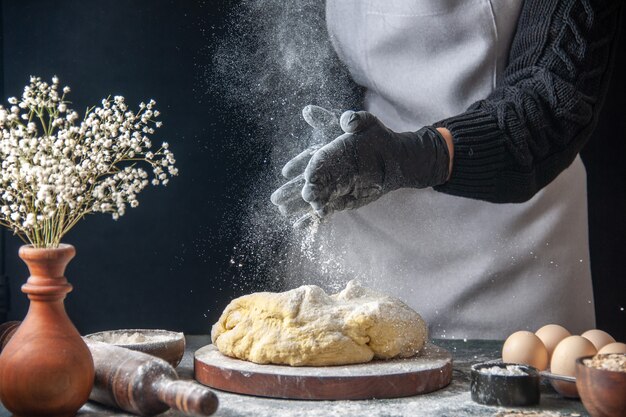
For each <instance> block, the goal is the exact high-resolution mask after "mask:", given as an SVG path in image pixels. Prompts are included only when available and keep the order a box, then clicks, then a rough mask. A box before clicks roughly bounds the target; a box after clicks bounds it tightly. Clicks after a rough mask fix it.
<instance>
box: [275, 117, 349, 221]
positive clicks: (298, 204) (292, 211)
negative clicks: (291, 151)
mask: <svg viewBox="0 0 626 417" xmlns="http://www.w3.org/2000/svg"><path fill="white" fill-rule="evenodd" d="M339 115H340V113H339V112H333V111H329V110H326V109H324V108H322V107H319V106H313V105H308V106H306V107H305V108H304V109H302V117H303V118H304V120H305V121H306V122H307V123H308V124H309V126H311V127H312V128H313V131H312V136H313V137H312V141H311V142H312V144H311V146H309V147H308V148H307V149H305V150H304V151H302V152H301V153H300V154H298V155H297V156H296V157H295V158H293V159H291V160H290V161H289V162H287V163H286V164H285V166H284V167H283V169H282V174H283V176H284V177H285V178H287V179H288V180H289V181H288V182H287V183H286V184H284V185H283V186H282V187H280V188H279V189H278V190H276V191H274V193H273V194H272V196H271V198H270V199H271V201H272V203H274V204H275V205H277V206H278V208H279V210H280V212H281V213H282V214H283V215H285V216H289V215H297V216H298V217H300V218H301V220H302V221H305V220H308V219H310V218H311V217H312V214H313V210H312V209H311V206H310V205H309V203H307V202H306V201H304V200H303V199H302V187H303V186H304V169H305V168H306V166H307V165H308V163H309V160H310V159H311V157H312V156H313V154H315V152H317V151H318V150H319V149H320V148H322V147H323V146H324V145H326V144H327V143H329V142H330V141H332V140H333V139H335V138H336V137H337V136H339V135H341V134H342V133H343V131H342V130H341V128H340V127H339ZM303 217H304V218H303Z"/></svg>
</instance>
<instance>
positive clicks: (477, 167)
mask: <svg viewBox="0 0 626 417" xmlns="http://www.w3.org/2000/svg"><path fill="white" fill-rule="evenodd" d="M622 8H623V2H622V1H621V0H604V1H603V0H525V2H524V5H523V9H522V12H521V15H520V18H519V21H518V25H517V30H516V33H515V36H514V38H513V43H512V45H511V51H510V55H509V61H508V65H507V67H506V69H505V72H504V76H503V79H502V82H501V83H500V84H499V85H498V86H497V87H496V89H495V90H494V91H493V92H492V94H490V95H489V97H487V98H486V99H484V100H481V101H478V102H476V103H474V104H472V105H471V106H470V107H469V108H468V109H467V111H465V112H464V113H462V114H459V115H457V116H454V117H450V118H448V119H445V120H442V121H440V122H438V123H435V126H437V127H445V128H447V129H448V130H449V131H450V132H451V133H452V137H453V138H454V165H453V168H452V169H453V171H452V175H451V177H450V179H449V180H448V182H446V183H445V184H442V185H440V186H438V187H435V189H437V190H438V191H441V192H444V193H448V194H453V195H458V196H464V197H469V198H476V199H481V200H486V201H491V202H496V203H508V202H522V201H526V200H528V199H530V198H531V197H532V196H533V195H534V194H535V193H536V192H537V191H539V190H540V189H541V188H542V187H544V186H545V185H547V184H548V183H549V182H550V181H552V180H553V179H554V178H556V176H557V175H558V174H559V173H560V172H561V171H563V170H564V169H565V168H567V167H568V166H569V165H570V164H571V163H572V162H573V160H574V158H575V157H576V155H577V154H578V152H579V151H580V149H581V148H582V147H583V145H584V144H585V142H586V141H587V139H588V138H589V136H590V134H591V132H592V130H593V128H594V126H595V124H596V122H597V116H598V113H599V110H600V107H601V104H602V102H603V99H604V96H605V95H606V94H605V93H606V89H607V85H608V79H609V75H610V68H611V63H612V61H613V56H614V54H615V51H616V46H615V44H616V43H617V42H616V40H617V31H618V28H619V22H620V15H621V12H622V10H621V9H622Z"/></svg>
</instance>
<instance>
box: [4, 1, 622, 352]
mask: <svg viewBox="0 0 626 417" xmlns="http://www.w3.org/2000/svg"><path fill="white" fill-rule="evenodd" d="M236 3H237V2H236V1H211V2H201V1H192V0H185V1H182V0H181V1H172V0H169V1H168V0H117V1H114V0H108V1H102V0H100V1H96V0H93V1H85V0H63V1H49V0H20V1H17V0H13V1H11V0H5V1H2V20H1V22H2V28H1V31H0V33H1V35H2V48H3V51H2V59H3V62H2V65H1V68H2V71H3V77H4V78H3V81H4V82H3V84H2V85H0V89H2V88H3V91H0V92H1V93H2V95H1V97H2V101H4V99H5V98H6V97H8V96H19V95H20V94H21V90H22V88H23V86H24V85H25V84H26V83H27V82H28V77H29V75H31V74H33V75H40V76H42V77H44V78H47V79H49V78H50V77H52V75H54V74H56V75H58V76H59V77H60V78H61V84H62V85H65V84H68V85H70V86H71V87H72V94H71V97H70V99H71V100H72V101H73V102H74V105H73V107H74V108H75V109H77V110H80V109H84V108H85V107H86V106H87V105H92V104H95V103H98V102H99V100H100V99H102V98H103V97H106V96H107V95H109V94H111V95H116V94H121V95H124V96H125V97H126V98H127V101H128V103H129V104H131V105H133V106H136V105H137V104H138V103H139V102H140V101H142V100H148V99H150V98H154V99H155V100H156V101H157V103H158V106H157V107H158V108H159V110H161V112H162V116H161V119H162V120H163V122H164V126H163V128H161V129H159V130H158V131H157V135H156V136H155V142H160V141H168V142H169V143H170V145H171V147H172V150H173V152H174V153H175V155H176V158H177V166H178V168H179V169H180V176H179V177H177V178H174V179H173V180H172V181H171V182H170V184H169V185H168V186H167V188H163V187H151V188H149V189H147V190H146V191H145V192H144V193H143V194H142V195H141V196H140V202H141V204H140V206H139V207H138V208H136V209H132V210H129V211H128V212H127V214H126V215H125V216H123V217H122V218H121V219H120V220H118V221H116V222H115V221H112V220H111V218H110V217H109V216H107V215H94V216H90V217H88V218H87V219H86V220H85V221H83V222H81V223H80V224H79V225H78V227H76V228H75V229H74V230H73V231H72V232H71V233H70V234H69V235H68V236H67V237H66V238H65V239H64V241H65V242H68V243H72V244H73V245H74V246H75V247H76V248H77V256H76V258H75V259H74V260H73V261H72V262H71V264H70V266H69V268H68V270H67V276H68V278H69V280H70V282H71V283H72V284H73V285H74V287H75V293H71V294H70V295H69V297H68V298H67V300H66V306H67V310H68V313H69V315H70V317H71V318H72V320H73V321H74V323H75V324H76V326H77V327H78V329H79V330H80V331H81V332H82V333H89V332H93V331H99V330H106V329H113V328H144V327H154V328H166V329H172V330H179V331H185V332H188V333H206V332H208V331H209V330H210V326H211V325H212V323H213V322H215V321H216V319H217V317H218V316H219V313H220V312H221V311H222V309H223V308H224V306H225V305H226V304H227V302H228V301H229V300H230V299H231V298H232V297H233V296H236V295H240V294H243V293H247V292H250V291H251V290H253V289H256V287H257V286H259V287H260V286H262V285H260V284H258V285H257V283H256V278H259V280H258V281H259V282H262V279H261V277H246V281H245V282H246V283H245V284H242V282H241V274H240V272H238V271H237V270H235V269H234V268H233V265H232V264H231V262H230V260H231V257H232V256H233V246H235V245H236V244H237V243H238V241H239V239H240V231H238V230H237V224H236V222H233V221H232V220H233V218H236V215H233V213H238V212H241V210H242V209H243V208H244V206H245V201H246V187H245V182H246V179H247V178H251V177H254V175H255V172H259V171H260V170H261V169H262V167H263V160H264V158H265V157H266V156H267V155H266V154H267V152H268V150H267V149H262V148H261V149H259V148H254V147H247V148H245V147H244V148H242V147H238V145H237V144H238V142H239V141H241V140H244V139H242V138H245V137H247V136H249V135H250V134H253V129H254V126H252V125H251V123H250V121H248V120H246V119H243V118H241V117H238V115H237V114H233V113H231V112H229V109H228V108H227V107H226V106H224V102H223V98H221V97H220V96H219V95H215V94H212V93H211V91H210V85H211V83H212V80H211V79H210V77H211V65H212V53H213V52H214V51H215V48H216V45H217V44H218V42H219V39H220V37H221V36H223V34H224V33H225V29H226V27H227V22H226V16H227V15H228V13H229V12H230V11H231V10H232V9H233V7H234V6H235V5H236ZM623 32H624V31H623ZM624 38H625V36H624V33H622V36H621V45H622V46H621V47H620V48H619V51H620V52H619V56H618V60H617V61H618V62H617V64H616V67H615V70H614V76H613V80H612V85H611V88H610V89H609V96H608V97H607V101H606V105H605V107H604V110H603V112H602V114H601V116H600V122H599V126H598V129H597V130H596V132H595V134H594V136H593V138H592V139H591V140H590V142H589V144H588V145H587V147H586V148H585V149H584V151H583V154H582V156H583V160H584V161H585V164H586V166H587V171H588V189H589V190H588V192H589V223H590V224H589V228H590V239H591V262H592V270H593V277H594V290H595V298H596V300H595V301H596V309H597V321H598V327H599V328H601V329H604V330H607V331H609V332H610V333H612V334H613V335H614V336H615V337H616V338H617V339H618V340H622V341H624V340H626V312H625V311H624V308H625V307H626V284H625V281H626V280H625V278H624V277H625V274H624V271H625V267H626V221H625V220H624V216H626V159H625V158H626V133H625V132H626V123H625V119H626V98H625V95H624V93H625V92H626V88H625V82H626V76H625V71H626V56H625V55H626V54H625V51H626V42H625V41H624ZM251 132H252V133H251ZM20 244H21V242H20V241H19V239H17V238H16V237H13V236H10V234H9V233H7V237H6V248H4V257H3V260H2V261H3V263H4V265H5V267H4V272H5V276H6V277H7V283H8V285H9V288H8V289H9V291H8V294H7V295H9V296H10V304H9V306H8V307H9V308H8V318H9V319H22V318H23V316H24V315H25V312H26V308H27V300H26V297H25V296H24V295H23V294H22V293H21V292H20V291H19V287H20V285H21V284H22V283H23V282H24V281H25V279H26V277H27V276H28V274H27V270H26V268H25V266H24V264H23V263H22V262H21V260H20V259H19V258H18V257H17V249H18V247H19V246H20ZM3 289H4V290H6V287H5V288H3ZM3 302H4V299H2V297H0V319H2V315H3V314H2V313H3V312H2V308H3V306H4V307H6V305H5V304H3Z"/></svg>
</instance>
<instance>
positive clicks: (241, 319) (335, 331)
mask: <svg viewBox="0 0 626 417" xmlns="http://www.w3.org/2000/svg"><path fill="white" fill-rule="evenodd" d="M211 339H212V341H213V344H214V345H215V346H217V348H218V349H219V351H220V352H221V353H223V354H224V355H227V356H231V357H234V358H239V359H244V360H248V361H251V362H255V363H260V364H267V363H273V364H284V365H291V366H326V365H346V364H354V363H363V362H369V361H371V360H372V359H373V358H379V359H392V358H398V357H400V358H404V357H410V356H414V355H416V354H417V353H418V352H419V351H420V349H421V348H422V347H423V346H424V344H425V343H426V340H427V339H428V329H427V327H426V323H425V322H424V320H422V318H421V317H420V315H419V314H417V313H416V312H415V311H414V310H412V309H411V308H410V307H408V306H407V305H406V304H404V303H403V302H402V301H400V300H398V299H397V298H393V297H390V296H387V295H384V294H380V293H378V292H375V291H373V290H370V289H368V288H364V287H361V286H360V284H359V283H357V282H355V281H350V282H349V283H348V285H347V286H346V288H345V289H344V290H343V291H341V292H339V293H338V294H334V295H328V294H326V293H325V292H324V290H322V289H321V288H319V287H317V286H315V285H304V286H302V287H299V288H295V289H293V290H290V291H286V292H282V293H270V292H260V293H254V294H249V295H245V296H243V297H239V298H237V299H235V300H233V301H231V303H230V304H229V305H228V306H227V307H226V309H225V310H224V312H223V313H222V316H221V317H220V319H219V321H218V322H217V323H216V324H215V325H214V326H213V329H212V331H211Z"/></svg>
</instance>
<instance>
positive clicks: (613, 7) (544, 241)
mask: <svg viewBox="0 0 626 417" xmlns="http://www.w3.org/2000/svg"><path fill="white" fill-rule="evenodd" d="M622 8H623V5H622V4H621V2H619V1H595V0H547V1H546V0H525V1H509V0H472V1H469V0H467V1H463V0H446V1H441V0H420V1H417V0H397V1H395V0H394V1H389V2H364V1H361V0H327V2H326V20H327V28H328V32H329V35H330V39H331V41H332V43H333V46H334V48H335V50H336V52H337V54H338V56H339V58H340V59H341V60H342V61H343V63H345V65H346V66H347V67H348V69H349V70H350V74H351V76H352V77H353V79H354V80H355V81H356V83H358V84H359V85H361V86H363V87H364V88H365V95H364V110H363V111H358V112H354V111H348V112H345V113H343V114H342V115H341V117H340V118H338V117H336V116H335V115H334V114H333V113H332V112H330V111H327V110H324V109H322V108H318V107H315V106H307V107H306V108H305V109H304V111H303V115H304V118H305V120H307V122H308V123H309V124H310V125H311V126H312V127H313V128H314V129H315V130H317V131H322V132H329V131H332V129H331V128H329V126H337V125H339V126H340V127H341V129H342V130H343V134H341V135H339V136H337V137H335V136H331V137H329V138H328V139H329V143H327V144H325V145H324V146H323V147H321V148H311V149H307V150H305V151H303V152H302V154H300V155H298V156H296V157H295V158H294V159H293V160H291V161H289V162H288V163H287V165H285V167H284V169H283V174H284V175H285V176H286V177H287V178H289V179H290V181H289V182H287V183H286V184H285V185H283V186H282V187H281V188H280V189H278V190H277V191H276V192H274V194H273V195H272V198H271V199H272V202H273V203H274V204H276V205H278V206H279V207H280V209H281V212H282V213H283V214H287V215H292V216H293V215H295V216H296V217H298V218H299V221H298V222H297V223H299V224H303V223H305V222H306V221H307V220H310V219H311V218H313V217H319V218H322V219H324V220H325V221H324V222H323V223H324V227H326V228H328V230H329V233H331V235H332V245H333V247H332V250H333V251H335V252H336V253H338V254H341V257H342V262H343V263H344V264H345V265H346V267H347V268H348V269H350V270H351V271H353V272H354V274H355V276H358V277H361V278H362V279H364V280H365V281H366V282H367V281H371V282H373V283H376V285H378V286H380V287H384V288H385V289H386V290H388V292H391V293H393V294H395V295H397V296H399V297H400V298H402V299H403V300H405V301H406V302H407V303H408V304H409V305H411V306H412V307H413V308H415V309H416V310H417V311H419V312H420V313H421V314H422V315H423V316H424V318H425V319H426V321H427V322H429V323H430V325H431V334H432V336H433V337H448V338H504V337H506V336H508V335H509V334H510V333H512V332H514V331H517V330H522V329H526V330H531V331H535V330H536V329H538V328H539V327H541V326H543V325H545V324H547V323H558V324H561V325H563V326H565V327H566V328H568V329H569V330H570V331H571V332H572V333H578V332H582V331H584V330H587V329H590V328H593V327H594V326H595V316H594V303H593V293H592V284H591V276H590V275H591V273H590V266H589V249H588V236H587V203H586V178H585V169H584V166H583V164H582V162H581V160H580V157H579V156H578V152H579V151H580V149H581V148H582V147H583V145H584V144H585V142H586V140H587V139H588V138H589V136H590V133H591V132H592V130H593V128H594V126H595V125H596V122H597V117H598V112H599V109H600V107H601V105H602V102H603V98H604V96H605V93H606V89H607V83H608V79H609V77H610V68H611V62H612V59H613V56H614V54H615V48H616V47H615V44H616V38H617V30H618V27H619V21H620V15H621V13H622V11H621V9H622Z"/></svg>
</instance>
